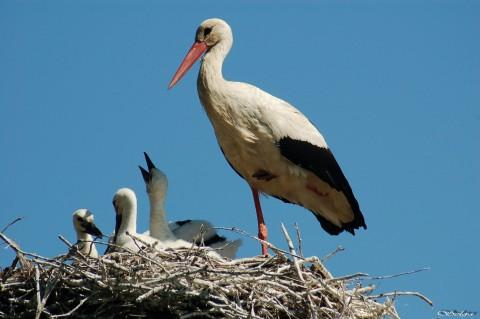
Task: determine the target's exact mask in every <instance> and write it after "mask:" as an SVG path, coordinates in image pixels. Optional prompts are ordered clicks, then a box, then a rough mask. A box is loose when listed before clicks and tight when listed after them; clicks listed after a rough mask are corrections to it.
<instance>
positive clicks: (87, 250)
mask: <svg viewBox="0 0 480 319" xmlns="http://www.w3.org/2000/svg"><path fill="white" fill-rule="evenodd" d="M93 219H94V217H93V214H92V213H91V212H90V211H89V210H88V209H85V208H81V209H77V210H76V211H74V212H73V228H74V229H75V232H76V233H77V247H78V249H79V251H80V252H81V253H83V254H84V255H86V256H90V257H93V258H97V257H98V251H97V249H96V247H95V244H94V243H93V237H92V236H95V237H102V236H103V235H102V232H101V231H100V229H98V228H97V226H96V225H95V223H94V222H93Z"/></svg>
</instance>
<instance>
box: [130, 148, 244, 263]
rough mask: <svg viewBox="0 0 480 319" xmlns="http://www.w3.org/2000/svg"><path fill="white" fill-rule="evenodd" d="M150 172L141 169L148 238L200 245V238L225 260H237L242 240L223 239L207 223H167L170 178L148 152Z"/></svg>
mask: <svg viewBox="0 0 480 319" xmlns="http://www.w3.org/2000/svg"><path fill="white" fill-rule="evenodd" d="M144 155H145V161H146V162H147V169H144V168H143V167H141V166H139V168H140V171H141V173H142V176H143V180H144V182H145V187H146V191H147V194H148V199H149V202H150V231H149V232H146V233H145V234H147V233H148V235H150V236H152V237H154V238H157V239H159V240H161V241H172V240H178V239H180V240H185V241H188V242H191V243H193V242H195V243H198V244H200V242H199V240H200V237H202V238H203V243H204V244H205V245H206V246H209V247H211V248H215V249H217V252H218V253H219V254H220V255H222V256H223V257H228V258H232V259H233V258H235V254H236V252H237V250H238V248H239V246H240V245H241V240H235V241H227V239H226V238H225V237H223V236H219V235H218V234H217V232H216V231H215V229H213V226H212V224H211V223H210V222H208V221H205V220H184V221H176V222H170V223H167V213H166V210H165V200H166V196H167V190H168V179H167V175H166V174H165V173H164V172H162V171H161V170H160V169H158V168H157V167H155V165H154V163H153V162H152V160H151V159H150V157H149V156H148V154H147V153H144Z"/></svg>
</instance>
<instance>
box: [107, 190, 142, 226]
mask: <svg viewBox="0 0 480 319" xmlns="http://www.w3.org/2000/svg"><path fill="white" fill-rule="evenodd" d="M112 203H113V207H114V208H115V236H117V235H118V232H119V230H120V226H121V225H122V221H123V220H126V222H128V221H129V220H130V219H131V218H132V216H129V215H131V214H136V213H137V196H135V193H134V192H133V191H132V190H131V189H130V188H120V189H119V190H118V191H116V192H115V195H113V201H112Z"/></svg>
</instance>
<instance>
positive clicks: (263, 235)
mask: <svg viewBox="0 0 480 319" xmlns="http://www.w3.org/2000/svg"><path fill="white" fill-rule="evenodd" d="M252 194H253V201H254V202H255V210H256V212H257V222H258V238H260V239H261V240H265V241H267V225H265V221H264V220H263V213H262V207H261V206H260V198H258V191H257V190H256V189H255V188H253V187H252ZM262 255H264V256H266V255H268V251H267V245H265V244H262Z"/></svg>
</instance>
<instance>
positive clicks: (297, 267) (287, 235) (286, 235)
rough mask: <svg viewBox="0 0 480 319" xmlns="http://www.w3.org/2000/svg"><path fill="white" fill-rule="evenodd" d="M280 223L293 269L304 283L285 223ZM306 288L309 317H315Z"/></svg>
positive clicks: (314, 318) (313, 306) (313, 318)
mask: <svg viewBox="0 0 480 319" xmlns="http://www.w3.org/2000/svg"><path fill="white" fill-rule="evenodd" d="M280 225H281V227H282V231H283V235H284V236H285V239H286V240H287V245H288V249H289V250H290V253H291V254H292V256H293V264H294V265H295V269H296V270H297V275H298V278H300V280H301V281H302V282H304V283H305V279H304V278H303V275H302V271H301V270H300V266H299V265H298V259H297V258H296V257H295V256H296V255H297V253H296V252H295V248H294V247H293V242H292V239H291V238H290V235H289V234H288V232H287V229H286V228H285V225H283V223H281V224H280ZM308 290H309V288H307V299H308V304H309V306H310V318H312V319H316V318H317V314H316V312H315V305H314V304H313V301H312V298H311V296H310V293H309V292H308Z"/></svg>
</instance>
